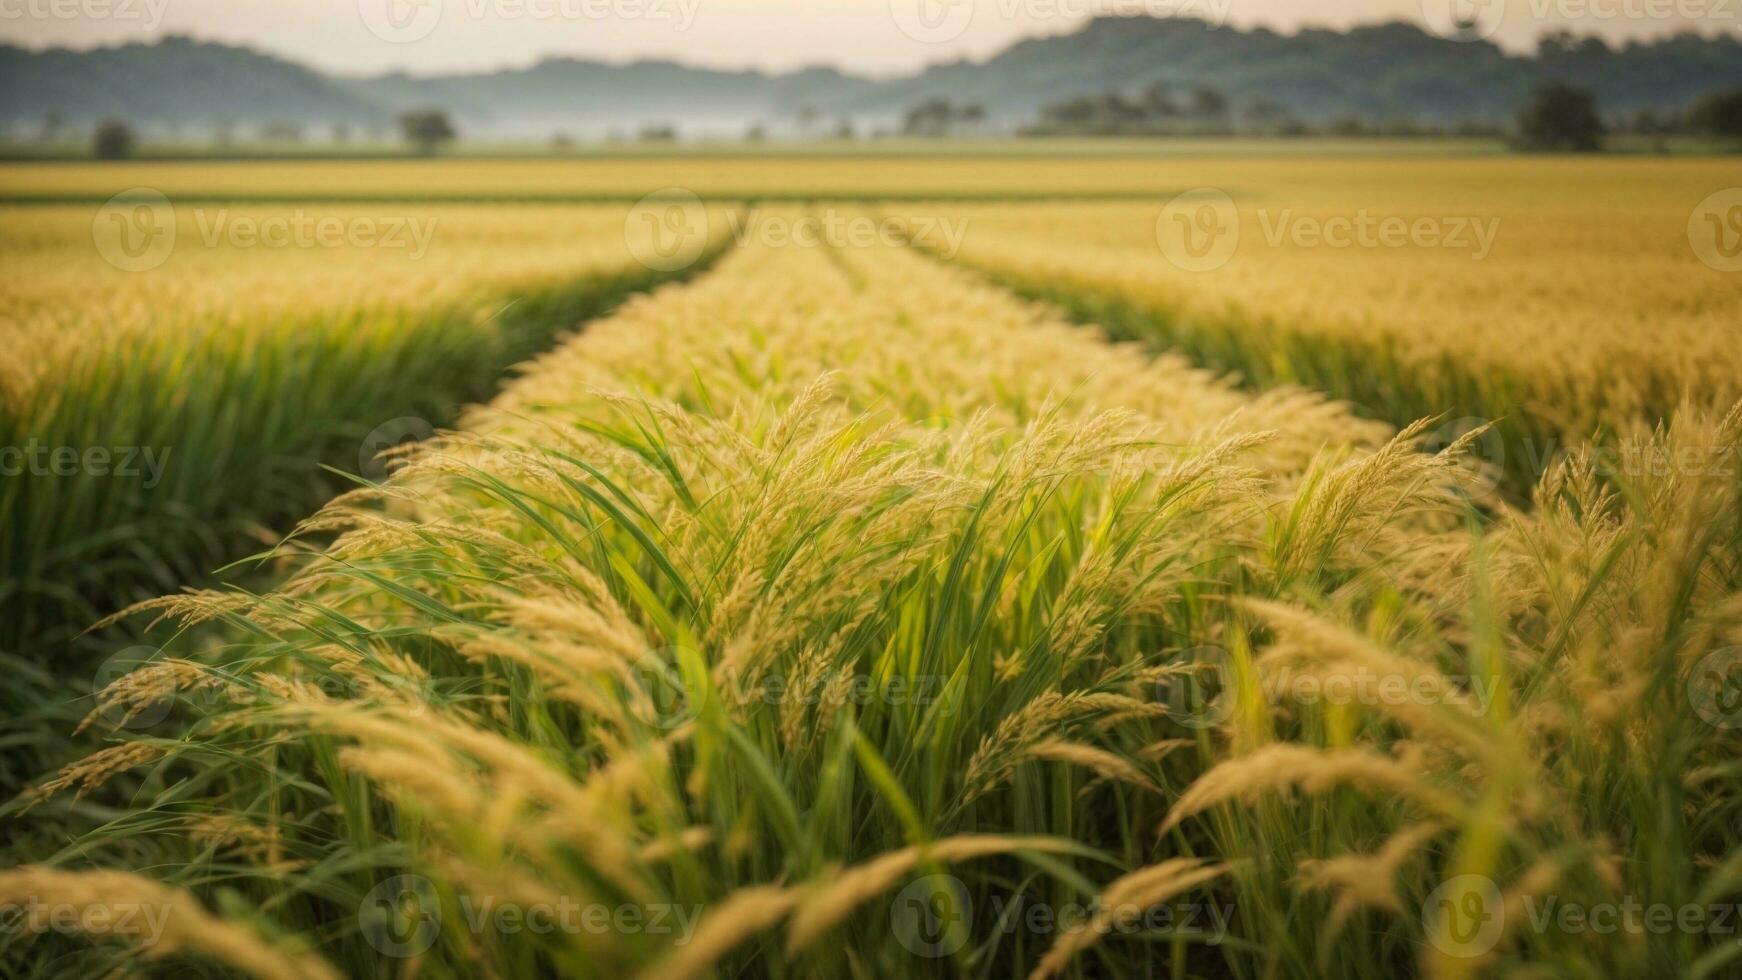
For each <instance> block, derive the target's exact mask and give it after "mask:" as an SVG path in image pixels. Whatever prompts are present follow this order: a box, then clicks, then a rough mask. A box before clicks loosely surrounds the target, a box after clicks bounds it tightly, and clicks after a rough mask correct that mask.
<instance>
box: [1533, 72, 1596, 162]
mask: <svg viewBox="0 0 1742 980" xmlns="http://www.w3.org/2000/svg"><path fill="white" fill-rule="evenodd" d="M1518 137H1519V143H1520V144H1521V145H1522V146H1523V147H1525V148H1526V149H1531V150H1551V151H1556V152H1564V151H1569V150H1570V151H1574V152H1579V153H1589V152H1592V151H1595V150H1600V149H1602V148H1603V119H1602V117H1600V116H1598V115H1597V98H1596V96H1594V95H1592V94H1591V93H1590V92H1589V91H1588V90H1586V89H1582V88H1579V87H1578V86H1576V85H1569V84H1567V83H1566V82H1544V83H1543V84H1542V85H1541V86H1540V87H1539V88H1538V89H1537V90H1536V94H1535V95H1533V96H1531V99H1530V101H1529V102H1527V103H1525V106H1524V108H1523V109H1521V110H1519V112H1518Z"/></svg>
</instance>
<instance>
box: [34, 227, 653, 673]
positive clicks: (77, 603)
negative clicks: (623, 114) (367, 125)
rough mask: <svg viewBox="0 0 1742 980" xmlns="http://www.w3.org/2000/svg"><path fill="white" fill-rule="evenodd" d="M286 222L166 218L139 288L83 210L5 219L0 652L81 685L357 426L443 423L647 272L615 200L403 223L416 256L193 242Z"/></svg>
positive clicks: (354, 440) (258, 539) (292, 512)
mask: <svg viewBox="0 0 1742 980" xmlns="http://www.w3.org/2000/svg"><path fill="white" fill-rule="evenodd" d="M300 213H301V212H300V211H292V210H291V209H283V208H264V209H262V208H253V209H250V208H221V209H220V208H216V207H214V208H212V209H209V211H208V210H206V209H201V210H197V211H193V210H190V209H187V208H183V209H181V211H180V212H179V213H178V215H177V218H178V222H177V223H178V224H179V226H180V227H179V234H178V236H177V237H178V238H179V239H180V240H181V241H182V242H183V243H184V245H183V246H182V247H179V248H177V249H176V253H175V254H174V256H173V257H171V258H170V259H169V261H168V264H166V265H165V266H163V267H162V268H159V269H153V270H149V271H142V272H137V273H129V272H127V271H123V270H121V269H116V268H111V267H109V266H108V265H106V264H105V262H104V260H103V258H102V257H101V256H100V255H99V254H98V250H95V249H93V248H92V234H93V233H92V229H91V222H92V218H91V213H90V211H89V210H88V209H73V208H65V209H41V210H38V209H14V210H12V211H11V212H10V213H9V214H8V217H7V224H6V228H7V231H6V232H5V236H4V239H0V250H3V251H4V252H5V253H6V254H7V258H8V261H9V263H16V264H15V266H14V267H15V269H16V271H17V273H18V275H17V276H16V277H13V278H9V279H8V282H7V285H6V287H5V289H4V290H0V343H5V344H6V345H7V346H8V347H10V348H13V349H16V350H18V351H21V352H22V351H26V350H28V351H30V352H31V353H30V356H29V357H23V358H19V359H16V360H12V361H9V362H8V363H7V364H6V365H5V366H4V368H3V369H0V446H3V447H6V449H5V452H6V459H5V463H6V465H7V474H8V475H7V476H6V478H5V484H4V487H3V488H0V562H3V563H4V567H5V568H6V575H5V579H4V585H3V586H0V610H3V615H0V624H3V625H0V651H8V652H11V653H14V654H16V655H19V656H24V657H27V658H29V659H31V660H34V661H36V662H38V663H43V664H48V665H51V666H52V667H54V668H55V669H57V670H69V669H70V670H72V671H75V672H79V673H81V674H82V673H83V672H84V671H86V670H87V669H88V666H89V665H88V663H86V658H85V656H84V655H83V653H82V652H81V651H80V650H77V649H74V648H73V644H74V640H75V638H76V637H77V636H78V634H79V633H80V632H81V631H83V630H85V629H86V628H87V627H89V626H90V625H91V624H92V623H94V622H96V621H97V620H98V619H100V618H102V617H104V616H106V615H107V614H108V613H110V612H113V611H114V610H115V609H117V608H120V607H121V606H123V605H126V604H127V603H129V602H131V601H135V600H138V599H141V598H146V597H148V596H150V595H154V594H162V593H164V592H167V591H173V590H175V589H177V588H179V587H180V586H182V585H183V584H188V583H197V582H201V581H204V580H205V579H206V577H207V576H208V575H209V574H210V573H211V572H212V571H213V570H215V569H217V568H218V567H219V566H220V565H222V564H224V563H225V562H227V561H229V560H231V559H233V558H237V557H239V556H241V555H243V554H247V553H248V552H250V551H254V550H258V549H260V548H261V547H263V546H265V545H270V543H271V542H272V541H274V540H276V537H275V530H274V529H276V531H277V533H281V532H282V530H283V529H285V528H287V527H288V526H290V525H291V524H293V523H294V522H295V521H296V520H297V519H299V518H300V517H302V516H305V515H306V514H307V513H308V512H309V510H310V509H311V508H312V507H314V506H316V505H318V504H319V503H320V502H321V501H323V500H326V499H328V498H330V497H331V496H332V494H333V493H334V492H336V491H337V490H338V489H340V488H342V487H343V486H345V485H346V484H345V483H344V482H343V481H341V480H336V479H334V478H333V477H332V476H331V475H330V474H328V473H326V472H323V469H322V467H323V466H332V467H337V468H340V469H342V470H344V471H345V472H355V471H356V470H357V469H358V468H359V466H360V465H361V464H360V462H359V458H360V456H361V455H362V447H363V446H364V445H365V437H366V436H367V435H368V434H369V433H370V432H371V430H374V429H376V428H377V427H379V426H382V425H383V424H385V423H390V422H392V421H393V420H395V419H406V418H414V419H419V420H425V423H426V424H429V423H433V424H441V423H443V422H446V421H448V420H451V419H452V418H453V417H454V415H455V413H456V412H457V410H458V406H460V405H462V404H465V403H467V402H469V401H473V400H476V399H478V398H481V397H483V396H485V395H486V394H488V392H489V391H490V390H491V389H492V388H493V386H494V385H495V384H496V382H497V380H498V378H499V377H500V375H501V374H502V372H503V371H504V370H505V369H506V368H507V367H508V366H509V365H511V364H514V363H516V362H518V361H520V360H522V359H524V358H526V357H528V356H530V355H531V354H532V353H534V352H535V351H537V350H539V349H542V348H543V347H544V346H546V345H548V343H549V342H550V341H551V340H552V339H553V338H554V337H555V336H556V335H558V334H559V333H561V332H562V331H564V330H567V329H568V328H570V327H571V326H573V325H574V324H576V323H578V322H579V321H581V320H583V319H585V318H587V317H589V316H591V315H593V314H595V313H598V312H600V311H602V310H603V309H605V308H608V307H609V306H611V305H612V304H614V303H616V302H618V301H619V300H621V298H622V297H624V296H626V295H628V294H629V293H631V292H633V291H635V290H638V289H641V288H645V287H646V286H648V285H651V284H652V283H654V282H656V281H658V280H659V279H660V278H662V275H661V274H659V273H656V272H654V271H652V270H649V269H648V268H646V267H645V266H643V265H641V264H639V263H638V262H636V261H635V260H634V258H633V253H632V251H631V246H630V243H629V242H627V241H625V238H624V235H625V230H624V212H623V210H622V209H620V208H603V209H579V210H573V209H571V210H568V211H566V212H557V211H547V212H544V213H543V214H541V215H540V214H534V213H531V212H530V211H529V212H516V211H514V210H512V209H507V210H489V209H479V208H470V209H468V208H451V207H450V208H445V209H444V208H422V209H419V210H418V211H417V213H416V214H415V215H414V217H415V218H416V219H417V220H420V221H422V222H423V223H424V224H423V227H424V228H426V229H427V230H428V231H429V233H430V235H429V238H428V240H427V241H423V242H421V243H420V245H421V247H423V248H424V251H423V252H422V253H419V252H416V251H412V250H409V249H397V250H396V249H392V248H386V247H381V242H379V241H376V240H374V239H371V240H370V241H369V242H366V243H364V244H343V245H342V247H340V248H339V249H338V252H339V254H335V249H333V248H315V247H303V248H270V247H267V246H266V245H265V244H261V243H252V244H236V243H234V242H232V241H230V239H229V238H227V237H224V236H218V237H217V238H216V240H215V242H205V241H202V232H203V231H205V232H209V231H210V228H209V227H206V226H216V224H217V223H220V222H229V223H230V224H231V225H236V224H238V223H240V222H248V221H251V222H254V223H255V225H256V226H265V225H266V224H267V223H268V222H270V221H272V220H274V219H281V220H288V218H289V217H290V216H292V215H294V214H300ZM319 217H320V220H322V221H327V222H332V223H335V224H336V225H337V226H340V227H350V226H351V225H354V224H356V223H357V222H359V221H369V222H373V223H374V224H372V225H371V227H378V226H387V218H386V217H383V214H382V212H381V211H380V210H379V209H369V208H359V209H351V210H345V209H334V210H331V211H328V212H322V213H321V214H320V216H319ZM388 217H391V215H389V216H388ZM403 217H404V216H403V215H401V216H400V218H403ZM208 237H210V236H209V235H208ZM376 237H377V238H383V239H384V238H385V236H383V235H380V234H379V233H378V234H377V236H376ZM407 244H409V242H408V243H407ZM323 296H337V297H349V296H355V297H362V298H359V299H356V300H325V299H322V298H321V297H323ZM93 454H96V455H93Z"/></svg>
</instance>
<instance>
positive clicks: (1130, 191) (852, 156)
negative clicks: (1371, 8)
mask: <svg viewBox="0 0 1742 980" xmlns="http://www.w3.org/2000/svg"><path fill="white" fill-rule="evenodd" d="M1494 149H1495V147H1494V145H1493V144H1488V143H1482V142H1479V141H1478V142H1446V143H1439V142H1409V141H1355V140H1341V141H1339V140H1303V141H1300V142H1292V141H1286V142H1285V141H1268V142H1265V141H1243V140H1226V141H1219V140H1185V141H1177V142H1158V141H1140V140H1132V141H1105V142H1093V143H1086V142H1081V141H1071V140H1066V141H1060V142H1056V143H1055V142H1016V143H1009V142H1006V143H997V142H988V143H984V144H975V143H968V144H955V143H923V142H903V143H897V144H892V145H889V146H881V145H879V144H852V145H848V146H840V145H836V146H831V145H824V146H821V147H805V148H803V149H797V148H794V149H788V150H781V149H763V148H758V147H755V146H753V145H737V144H727V145H722V146H718V147H708V146H694V147H691V146H678V147H669V148H661V147H647V148H643V147H625V148H621V149H619V150H616V151H613V152H608V153H577V154H575V155H573V156H568V157H552V156H549V155H536V156H506V157H502V158H490V157H482V156H469V157H457V158H440V159H416V158H410V159H408V158H389V159H373V160H371V159H345V158H342V157H339V158H320V159H306V160H298V159H261V160H249V159H239V160H228V161H208V160H156V161H153V160H142V161H134V162H126V163H92V162H82V163H25V162H14V163H9V164H0V200H3V201H14V202H28V201H55V200H60V201H100V200H103V199H105V198H107V197H109V196H110V195H112V194H115V193H118V192H120V191H124V190H128V189H130V188H135V187H151V188H155V189H157V190H160V191H162V192H164V193H166V194H168V195H170V196H171V197H173V198H177V199H184V198H197V199H202V200H204V199H271V200H286V201H289V200H309V199H326V200H344V199H393V200H414V199H430V200H447V199H484V200H502V199H521V200H549V201H558V200H601V199H606V200H620V199H630V200H633V199H634V198H636V197H639V196H640V195H642V194H645V193H647V192H649V191H653V190H657V189H660V188H667V187H681V188H684V189H687V190H690V191H693V192H695V193H697V194H700V195H702V196H704V197H723V198H759V199H769V200H792V199H810V198H823V197H826V198H837V199H854V200H891V199H897V200H898V199H907V198H958V199H1010V198H1030V199H1033V198H1049V197H1117V198H1129V197H1142V196H1146V195H1153V194H1159V193H1165V192H1169V191H1173V190H1177V189H1179V187H1180V184H1179V181H1180V180H1182V179H1185V177H1186V176H1187V175H1189V174H1191V173H1194V172H1196V171H1197V168H1198V167H1200V166H1202V165H1210V166H1219V165H1220V163H1221V162H1223V161H1232V160H1249V159H1253V158H1258V159H1271V158H1278V159H1289V160H1296V159H1300V160H1307V159H1315V158H1321V157H1323V158H1329V159H1339V160H1340V159H1349V158H1362V159H1365V158H1380V159H1384V158H1419V157H1422V156H1430V157H1432V156H1442V155H1444V154H1445V153H1446V152H1452V153H1454V154H1455V155H1458V156H1460V157H1462V156H1466V155H1468V156H1470V157H1472V158H1474V157H1479V156H1484V155H1488V156H1491V155H1492V151H1493V150H1494ZM1496 162H1499V163H1504V162H1505V161H1504V160H1497V161H1496ZM1182 168H1183V169H1182Z"/></svg>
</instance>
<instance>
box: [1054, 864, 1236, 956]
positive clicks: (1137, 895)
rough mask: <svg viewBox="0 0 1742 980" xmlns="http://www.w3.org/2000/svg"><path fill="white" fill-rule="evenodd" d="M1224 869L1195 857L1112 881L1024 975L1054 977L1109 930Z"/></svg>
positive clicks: (1150, 867) (1225, 867)
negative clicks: (1090, 912) (1090, 911)
mask: <svg viewBox="0 0 1742 980" xmlns="http://www.w3.org/2000/svg"><path fill="white" fill-rule="evenodd" d="M1228 870H1229V866H1228V865H1225V864H1218V865H1210V864H1208V863H1207V862H1205V861H1203V860H1202V859H1199V858H1173V859H1170V860H1167V861H1162V862H1161V863H1159V864H1154V865H1151V866H1149V867H1147V868H1142V869H1140V870H1137V871H1133V872H1132V873H1130V874H1128V875H1125V876H1124V877H1122V878H1118V879H1115V880H1114V881H1113V882H1112V883H1111V884H1109V885H1108V886H1107V887H1106V888H1105V889H1103V890H1102V891H1101V895H1100V897H1099V898H1098V899H1097V900H1096V902H1095V905H1096V909H1095V914H1094V916H1093V917H1091V918H1090V919H1089V921H1088V922H1085V923H1082V924H1081V925H1078V926H1075V927H1073V928H1071V929H1069V930H1067V931H1065V932H1064V933H1063V934H1061V935H1060V936H1059V938H1058V939H1057V940H1056V941H1055V942H1054V943H1053V946H1052V948H1051V949H1049V950H1047V952H1046V955H1045V956H1043V957H1041V959H1040V962H1039V963H1037V964H1036V965H1035V967H1034V970H1033V972H1031V973H1030V974H1029V975H1028V976H1029V980H1046V978H1048V977H1053V976H1057V975H1058V974H1060V973H1062V972H1064V970H1065V968H1066V967H1068V966H1069V965H1070V962H1071V960H1073V959H1075V958H1076V957H1077V956H1078V955H1080V954H1082V953H1083V952H1084V951H1086V950H1088V949H1090V948H1091V947H1093V946H1095V945H1096V944H1097V943H1099V942H1100V941H1101V940H1102V939H1103V938H1105V937H1106V936H1107V934H1108V933H1109V932H1111V931H1112V930H1114V929H1116V928H1119V927H1121V926H1124V925H1127V924H1129V923H1130V922H1133V921H1136V919H1137V918H1138V917H1140V916H1141V915H1142V914H1143V913H1144V912H1145V911H1147V910H1148V909H1150V908H1152V907H1154V906H1157V905H1160V904H1162V903H1163V902H1166V901H1168V900H1169V899H1172V898H1174V897H1175V896H1178V895H1183V894H1185V893H1186V892H1188V891H1190V890H1191V889H1193V888H1196V887H1197V886H1199V885H1202V884H1205V883H1207V882H1210V881H1214V880H1215V879H1217V878H1219V877H1221V876H1222V875H1223V874H1226V873H1227V872H1228Z"/></svg>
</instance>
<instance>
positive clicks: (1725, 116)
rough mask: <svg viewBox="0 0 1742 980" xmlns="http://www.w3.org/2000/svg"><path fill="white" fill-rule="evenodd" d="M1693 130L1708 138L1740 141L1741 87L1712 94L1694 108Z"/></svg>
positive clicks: (1741, 119) (1741, 122)
mask: <svg viewBox="0 0 1742 980" xmlns="http://www.w3.org/2000/svg"><path fill="white" fill-rule="evenodd" d="M1693 124H1694V128H1695V129H1697V130H1699V131H1700V132H1702V133H1706V134H1707V135H1710V136H1724V137H1729V138H1730V139H1742V86H1738V87H1736V88H1731V89H1725V90H1724V91H1722V92H1714V93H1712V94H1711V95H1708V96H1706V97H1705V98H1703V99H1701V100H1700V101H1699V103H1698V104H1696V105H1695V106H1694V111H1693Z"/></svg>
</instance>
